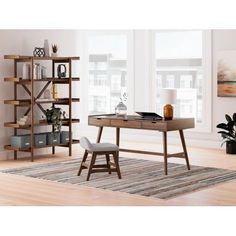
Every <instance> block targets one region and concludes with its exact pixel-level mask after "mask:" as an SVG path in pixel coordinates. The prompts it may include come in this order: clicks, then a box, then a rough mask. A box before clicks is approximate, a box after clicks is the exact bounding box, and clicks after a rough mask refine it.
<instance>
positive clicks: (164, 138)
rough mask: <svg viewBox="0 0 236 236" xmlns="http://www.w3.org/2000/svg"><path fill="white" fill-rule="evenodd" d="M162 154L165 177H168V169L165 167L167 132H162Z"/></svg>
mask: <svg viewBox="0 0 236 236" xmlns="http://www.w3.org/2000/svg"><path fill="white" fill-rule="evenodd" d="M163 151H164V152H163V154H164V162H165V175H168V167H167V132H165V131H164V132H163Z"/></svg>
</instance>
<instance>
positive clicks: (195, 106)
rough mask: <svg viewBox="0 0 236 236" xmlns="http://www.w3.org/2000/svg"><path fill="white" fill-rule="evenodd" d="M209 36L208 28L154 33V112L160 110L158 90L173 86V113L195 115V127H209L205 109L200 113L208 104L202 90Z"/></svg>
mask: <svg viewBox="0 0 236 236" xmlns="http://www.w3.org/2000/svg"><path fill="white" fill-rule="evenodd" d="M207 36H208V38H207ZM209 38H210V34H209V32H208V31H200V30H196V31H189V30H186V31H155V32H154V44H155V56H154V58H155V59H154V61H155V78H154V79H155V82H154V84H155V85H156V87H155V89H154V91H155V101H154V106H155V109H156V111H157V112H158V113H160V114H161V113H162V106H163V105H162V104H161V101H160V96H159V94H160V89H161V88H176V89H177V101H176V104H175V105H174V106H175V116H176V117H195V121H196V127H200V128H201V127H202V128H203V127H204V128H205V129H207V128H210V126H209V124H210V116H209V112H208V115H206V112H204V111H207V109H209V106H210V101H207V97H206V93H205V91H206V88H208V89H210V80H211V78H210V76H209V71H210V70H209V69H208V70H207V68H211V65H210V53H209V48H210V47H209V44H210V40H209ZM207 57H208V58H207ZM209 91H210V90H209ZM209 95H210V94H209V93H208V99H209V100H210V96H209ZM209 110H210V109H209Z"/></svg>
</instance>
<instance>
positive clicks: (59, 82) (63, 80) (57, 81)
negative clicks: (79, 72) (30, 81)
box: [34, 77, 80, 84]
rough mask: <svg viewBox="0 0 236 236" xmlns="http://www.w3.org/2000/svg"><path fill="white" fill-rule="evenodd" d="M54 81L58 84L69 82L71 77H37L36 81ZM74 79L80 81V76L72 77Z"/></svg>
mask: <svg viewBox="0 0 236 236" xmlns="http://www.w3.org/2000/svg"><path fill="white" fill-rule="evenodd" d="M49 81H50V82H53V83H57V84H69V82H70V81H69V78H68V77H67V78H45V79H35V80H34V82H49ZM72 81H80V78H79V77H72Z"/></svg>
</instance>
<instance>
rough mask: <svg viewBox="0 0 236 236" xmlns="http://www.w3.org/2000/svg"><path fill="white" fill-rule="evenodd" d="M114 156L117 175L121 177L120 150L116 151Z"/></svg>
mask: <svg viewBox="0 0 236 236" xmlns="http://www.w3.org/2000/svg"><path fill="white" fill-rule="evenodd" d="M113 157H114V162H115V164H116V172H117V175H118V177H119V179H121V173H120V166H119V152H115V153H114V154H113Z"/></svg>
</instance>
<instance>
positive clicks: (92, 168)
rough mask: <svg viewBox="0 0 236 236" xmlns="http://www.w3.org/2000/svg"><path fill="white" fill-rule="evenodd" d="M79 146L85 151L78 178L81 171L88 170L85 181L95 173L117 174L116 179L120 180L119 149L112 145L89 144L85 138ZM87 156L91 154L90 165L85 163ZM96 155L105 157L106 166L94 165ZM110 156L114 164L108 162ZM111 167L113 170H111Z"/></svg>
mask: <svg viewBox="0 0 236 236" xmlns="http://www.w3.org/2000/svg"><path fill="white" fill-rule="evenodd" d="M80 146H81V147H82V148H84V149H85V152H84V156H83V159H82V161H81V164H80V168H79V171H78V176H80V174H81V172H82V170H83V169H88V175H87V181H89V178H90V175H91V174H92V173H96V172H108V173H109V174H111V172H117V175H118V178H119V179H121V173H120V167H119V147H118V146H117V145H115V144H112V143H90V141H89V140H88V139H87V138H86V137H82V138H81V139H80ZM88 154H92V158H91V161H90V164H89V165H88V164H87V163H86V159H87V157H88ZM97 155H105V157H106V164H99V165H95V161H96V157H97ZM110 155H113V159H114V163H113V162H111V161H110ZM112 167H113V168H112Z"/></svg>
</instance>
